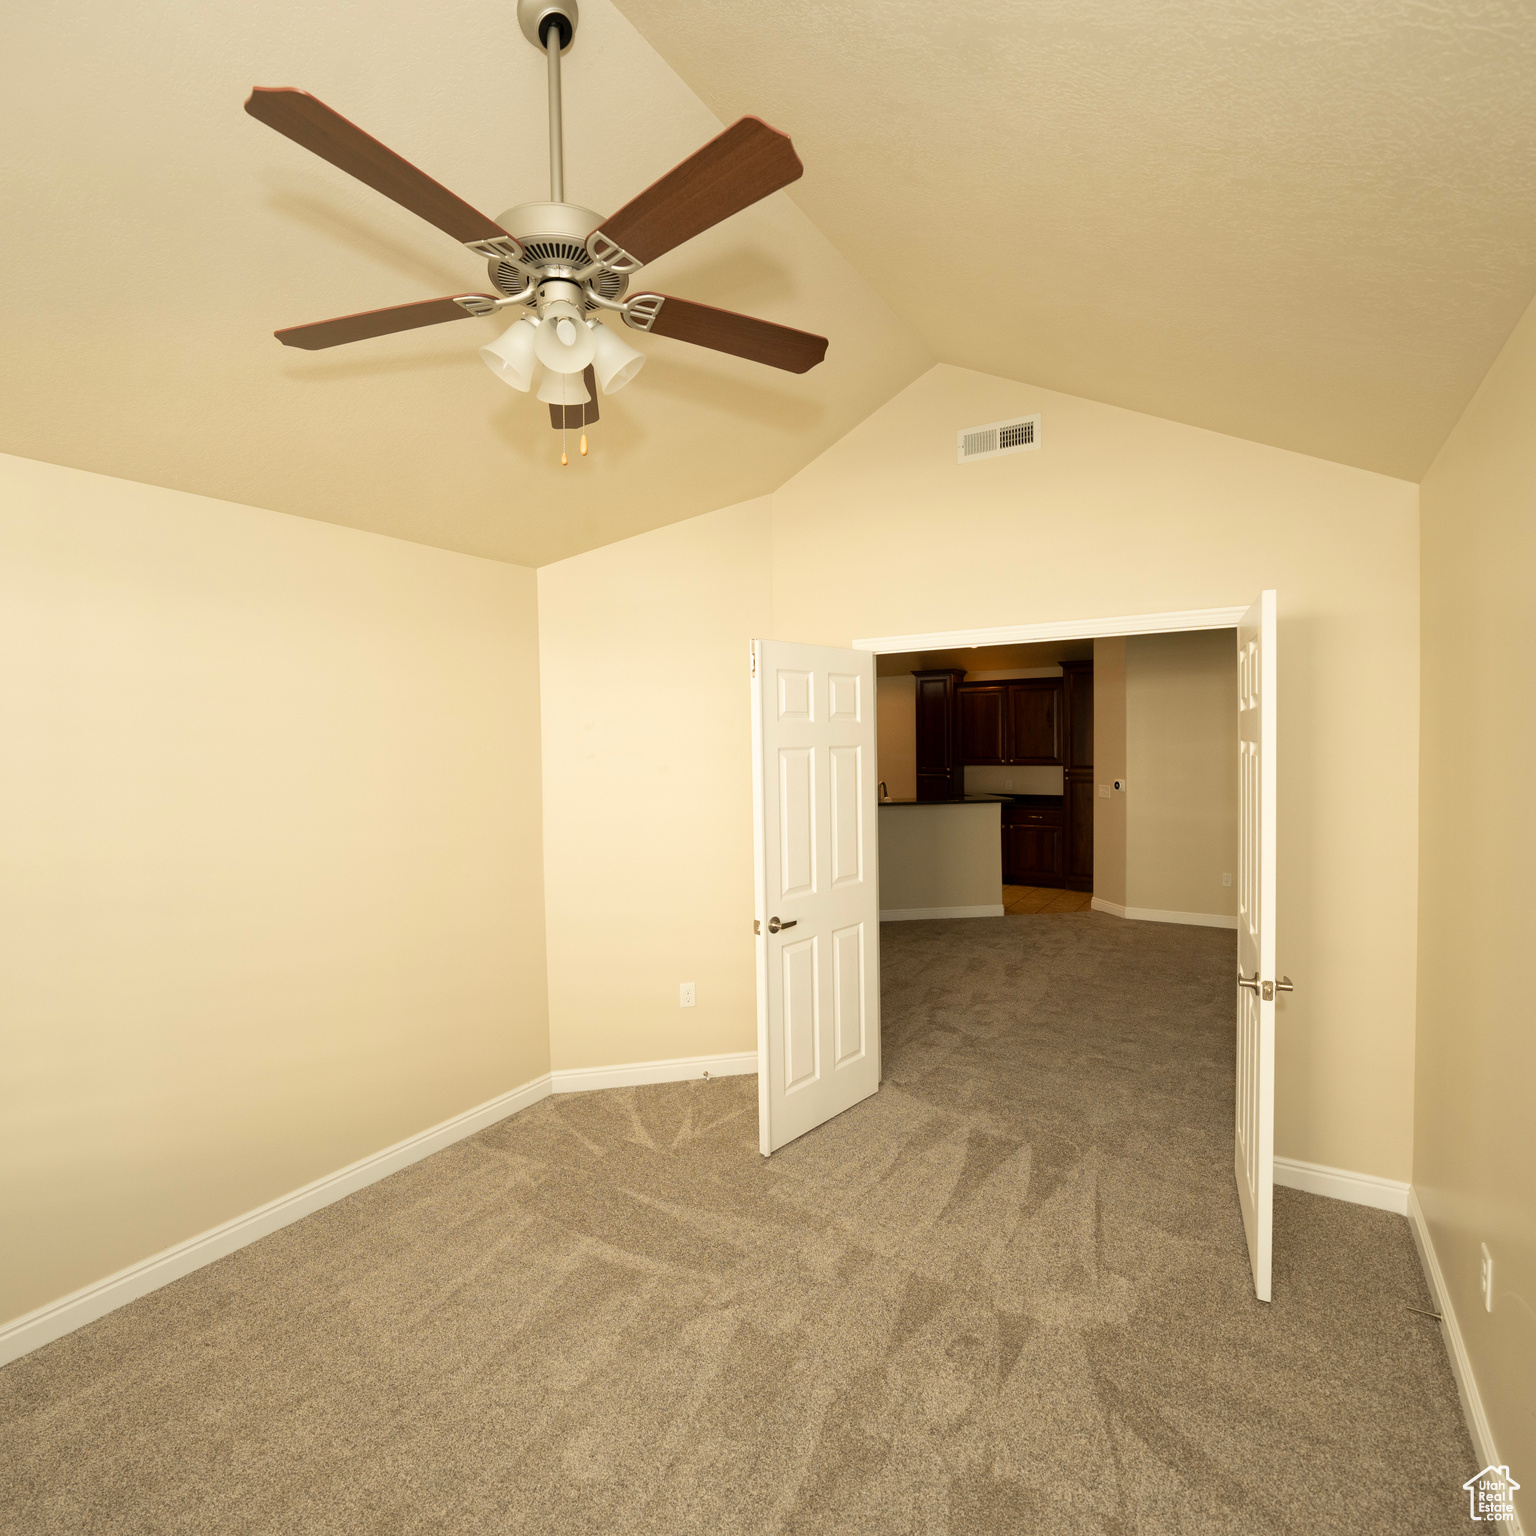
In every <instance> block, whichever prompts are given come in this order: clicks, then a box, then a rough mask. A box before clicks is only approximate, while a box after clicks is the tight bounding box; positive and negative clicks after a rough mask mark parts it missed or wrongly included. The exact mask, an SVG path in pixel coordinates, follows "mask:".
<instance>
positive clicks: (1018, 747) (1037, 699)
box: [1008, 677, 1062, 767]
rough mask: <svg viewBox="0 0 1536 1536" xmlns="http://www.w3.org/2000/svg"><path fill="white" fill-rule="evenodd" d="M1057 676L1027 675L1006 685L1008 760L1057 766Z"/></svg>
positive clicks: (1058, 758) (1058, 720) (1058, 722)
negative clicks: (1028, 676)
mask: <svg viewBox="0 0 1536 1536" xmlns="http://www.w3.org/2000/svg"><path fill="white" fill-rule="evenodd" d="M1061 684H1062V680H1061V679H1060V678H1059V677H1031V678H1027V679H1023V680H1021V681H1019V682H1016V683H1009V684H1008V724H1009V732H1008V735H1009V753H1008V761H1009V762H1010V763H1019V764H1025V765H1028V764H1039V765H1049V766H1052V767H1054V766H1058V765H1059V764H1060V763H1061V761H1062V756H1061V747H1062V741H1061V716H1062V709H1061Z"/></svg>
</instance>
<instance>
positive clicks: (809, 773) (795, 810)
mask: <svg viewBox="0 0 1536 1536" xmlns="http://www.w3.org/2000/svg"><path fill="white" fill-rule="evenodd" d="M781 718H782V716H781ZM815 776H816V752H815V749H814V748H812V747H786V748H783V749H781V750H780V752H779V841H780V848H779V878H780V880H781V881H782V882H783V883H782V885H781V886H780V887H779V895H780V896H781V897H783V896H803V895H807V894H809V893H810V892H811V891H814V890H815V889H816V798H815V792H814V788H813V783H814V780H815Z"/></svg>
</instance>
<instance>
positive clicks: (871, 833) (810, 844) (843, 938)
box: [752, 640, 880, 1157]
mask: <svg viewBox="0 0 1536 1536" xmlns="http://www.w3.org/2000/svg"><path fill="white" fill-rule="evenodd" d="M875 769H876V763H875V658H874V656H873V654H871V653H870V652H868V651H841V650H836V649H834V648H832V647H831V646H825V645H790V644H788V643H786V642H784V641H780V640H754V641H753V642H752V809H753V819H754V822H755V827H754V831H755V834H756V849H757V858H756V876H757V892H756V921H755V927H756V931H757V1127H758V1144H759V1146H760V1147H761V1149H762V1153H763V1156H764V1157H766V1156H767V1155H768V1154H769V1153H770V1152H773V1151H775V1150H776V1149H777V1148H779V1147H782V1146H783V1145H784V1144H785V1143H786V1142H790V1141H793V1140H794V1139H795V1137H797V1136H803V1135H804V1134H805V1133H806V1132H807V1131H809V1130H812V1129H813V1128H814V1127H816V1126H818V1125H820V1124H821V1123H822V1122H823V1121H824V1120H830V1119H831V1118H832V1116H833V1115H836V1114H840V1113H841V1112H842V1111H843V1110H845V1109H848V1108H849V1107H850V1106H852V1105H854V1104H857V1103H858V1102H859V1100H860V1099H866V1098H868V1097H869V1095H870V1094H872V1093H873V1092H874V1091H875V1090H876V1089H877V1088H878V1087H879V1086H880V880H879V870H878V868H877V865H876V846H877V841H878V831H879V829H878V823H877V819H876V798H875Z"/></svg>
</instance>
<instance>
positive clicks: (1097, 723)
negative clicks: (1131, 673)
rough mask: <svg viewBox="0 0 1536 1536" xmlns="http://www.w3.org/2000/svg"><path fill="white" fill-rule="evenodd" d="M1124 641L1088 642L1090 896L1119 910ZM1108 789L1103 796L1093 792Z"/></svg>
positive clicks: (1123, 808) (1122, 861) (1122, 839)
mask: <svg viewBox="0 0 1536 1536" xmlns="http://www.w3.org/2000/svg"><path fill="white" fill-rule="evenodd" d="M1127 777H1128V775H1127V773H1126V768H1125V637H1124V636H1123V635H1114V636H1112V637H1109V638H1106V639H1103V640H1095V641H1094V642H1093V779H1094V798H1093V894H1094V895H1095V896H1098V897H1101V898H1103V900H1105V901H1112V902H1113V903H1114V904H1115V905H1116V906H1117V907H1123V906H1124V905H1125V904H1126V901H1125V813H1126V798H1125V795H1124V793H1123V792H1122V791H1120V790H1117V789H1115V788H1114V787H1113V786H1114V782H1115V780H1116V779H1125V778H1127ZM1106 784H1107V785H1109V786H1111V787H1110V791H1109V798H1108V799H1107V800H1106V799H1105V798H1103V796H1102V795H1100V794H1099V790H1100V789H1101V788H1103V786H1104V785H1106Z"/></svg>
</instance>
